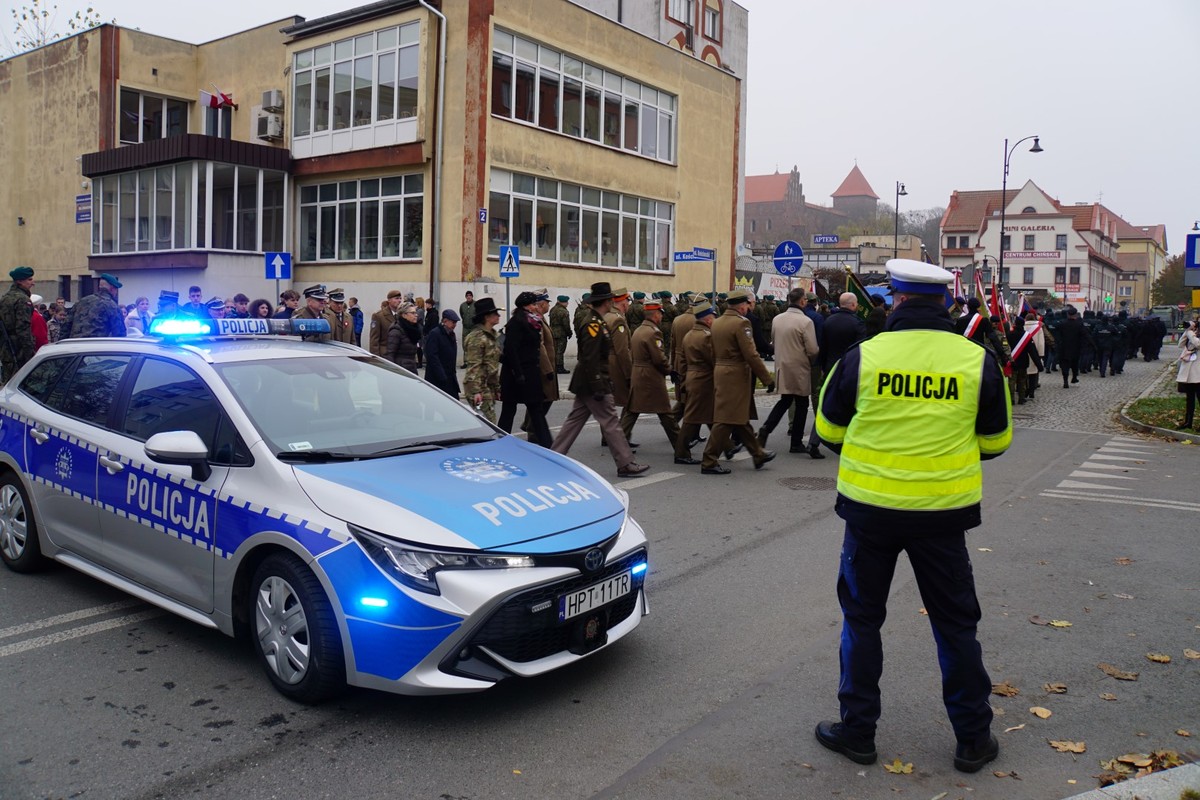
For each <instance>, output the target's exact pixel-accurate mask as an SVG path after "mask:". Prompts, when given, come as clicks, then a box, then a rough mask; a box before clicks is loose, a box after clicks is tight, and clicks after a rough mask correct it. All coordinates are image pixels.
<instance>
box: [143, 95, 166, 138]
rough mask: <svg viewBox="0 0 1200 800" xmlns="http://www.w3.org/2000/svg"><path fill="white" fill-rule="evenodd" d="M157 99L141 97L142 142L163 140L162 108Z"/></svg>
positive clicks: (160, 100) (161, 103) (163, 103)
mask: <svg viewBox="0 0 1200 800" xmlns="http://www.w3.org/2000/svg"><path fill="white" fill-rule="evenodd" d="M164 105H165V102H164V101H163V100H162V98H159V97H145V96H143V97H142V141H143V142H152V141H154V140H155V139H161V138H163V106H164Z"/></svg>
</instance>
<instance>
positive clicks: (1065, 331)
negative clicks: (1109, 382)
mask: <svg viewBox="0 0 1200 800" xmlns="http://www.w3.org/2000/svg"><path fill="white" fill-rule="evenodd" d="M1087 336H1088V332H1087V329H1086V328H1084V327H1083V320H1081V319H1080V318H1079V312H1078V311H1076V310H1075V307H1074V306H1067V318H1066V319H1065V320H1063V322H1062V325H1060V326H1059V329H1058V333H1057V334H1056V338H1055V340H1054V341H1055V346H1056V347H1057V348H1058V368H1059V369H1060V370H1061V371H1062V379H1063V388H1064V389H1069V388H1070V384H1069V383H1067V373H1068V372H1070V373H1071V383H1079V354H1080V351H1081V350H1082V347H1083V340H1084V338H1085V337H1087Z"/></svg>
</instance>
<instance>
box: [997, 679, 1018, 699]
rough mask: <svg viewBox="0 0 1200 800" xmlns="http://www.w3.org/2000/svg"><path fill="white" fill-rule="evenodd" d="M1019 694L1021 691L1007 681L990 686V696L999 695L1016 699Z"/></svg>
mask: <svg viewBox="0 0 1200 800" xmlns="http://www.w3.org/2000/svg"><path fill="white" fill-rule="evenodd" d="M1020 693H1021V690H1020V689H1018V688H1017V687H1015V686H1013V685H1012V684H1011V683H1009V682H1008V681H1005V682H1004V683H993V684H992V694H996V695H1000V696H1001V697H1016V696H1017V695H1019V694H1020Z"/></svg>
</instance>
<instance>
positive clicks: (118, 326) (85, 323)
mask: <svg viewBox="0 0 1200 800" xmlns="http://www.w3.org/2000/svg"><path fill="white" fill-rule="evenodd" d="M120 288H121V282H120V281H119V280H117V279H116V277H114V276H112V275H109V274H108V273H107V272H105V273H104V274H103V275H101V276H100V279H99V280H98V281H96V291H95V292H94V293H93V294H89V295H88V296H87V297H85V298H83V299H81V300H80V301H79V302H78V303H76V304H75V306H74V308H72V309H71V319H70V321H69V322H68V325H69V327H70V330H69V332H68V333H66V334H64V335H63V338H71V339H89V338H96V337H101V336H124V335H125V315H124V314H122V313H121V309H120V308H119V307H118V306H117V290H118V289H120ZM222 305H224V304H222Z"/></svg>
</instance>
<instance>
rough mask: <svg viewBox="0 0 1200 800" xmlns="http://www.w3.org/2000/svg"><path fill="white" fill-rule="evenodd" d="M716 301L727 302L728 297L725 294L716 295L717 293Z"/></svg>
mask: <svg viewBox="0 0 1200 800" xmlns="http://www.w3.org/2000/svg"><path fill="white" fill-rule="evenodd" d="M717 299H718V300H728V299H729V295H727V294H725V292H718V293H717Z"/></svg>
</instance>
